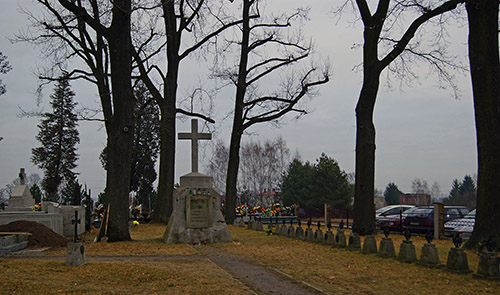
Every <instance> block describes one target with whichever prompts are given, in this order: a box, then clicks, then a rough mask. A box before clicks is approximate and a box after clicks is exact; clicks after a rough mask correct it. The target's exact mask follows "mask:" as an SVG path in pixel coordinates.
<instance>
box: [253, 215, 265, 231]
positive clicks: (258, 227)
mask: <svg viewBox="0 0 500 295" xmlns="http://www.w3.org/2000/svg"><path fill="white" fill-rule="evenodd" d="M255 230H256V231H264V226H263V225H262V217H259V220H258V221H257V222H256V224H255Z"/></svg>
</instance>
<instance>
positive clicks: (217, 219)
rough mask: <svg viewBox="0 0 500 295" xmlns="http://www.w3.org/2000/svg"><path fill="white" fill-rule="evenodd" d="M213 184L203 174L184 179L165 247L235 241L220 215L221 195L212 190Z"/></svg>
mask: <svg viewBox="0 0 500 295" xmlns="http://www.w3.org/2000/svg"><path fill="white" fill-rule="evenodd" d="M190 176H191V177H193V176H194V177H193V179H190ZM204 178H207V179H204ZM208 178H209V179H208ZM211 180H212V179H211V177H209V176H206V175H202V174H199V173H196V175H193V173H190V174H188V175H185V176H183V177H181V187H180V188H179V189H178V190H177V191H176V193H175V199H174V210H173V212H172V215H171V216H170V220H169V222H168V225H167V229H166V230H165V233H164V234H163V241H164V242H165V243H167V244H199V243H220V242H232V241H233V238H232V237H231V234H230V233H229V230H228V228H227V225H226V222H225V221H224V217H223V216H222V213H221V211H220V194H219V192H218V191H217V190H216V189H214V188H212V187H210V185H211V183H212V181H211ZM182 185H190V186H189V187H183V186H182ZM191 185H195V186H191Z"/></svg>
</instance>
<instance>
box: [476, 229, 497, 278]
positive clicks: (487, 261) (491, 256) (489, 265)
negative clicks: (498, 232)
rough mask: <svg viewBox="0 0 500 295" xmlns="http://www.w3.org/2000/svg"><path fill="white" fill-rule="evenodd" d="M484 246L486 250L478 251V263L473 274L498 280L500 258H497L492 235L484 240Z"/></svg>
mask: <svg viewBox="0 0 500 295" xmlns="http://www.w3.org/2000/svg"><path fill="white" fill-rule="evenodd" d="M484 246H485V247H486V250H483V251H481V252H479V264H478V267H477V274H474V277H477V278H482V279H489V280H500V269H499V263H500V258H498V254H497V252H495V249H496V242H495V240H494V239H493V237H492V236H489V237H488V239H487V240H486V242H484Z"/></svg>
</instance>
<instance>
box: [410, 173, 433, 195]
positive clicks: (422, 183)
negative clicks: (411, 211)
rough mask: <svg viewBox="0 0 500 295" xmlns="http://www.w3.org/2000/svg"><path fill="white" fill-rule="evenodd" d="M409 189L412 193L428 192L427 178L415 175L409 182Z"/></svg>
mask: <svg viewBox="0 0 500 295" xmlns="http://www.w3.org/2000/svg"><path fill="white" fill-rule="evenodd" d="M411 191H412V193H413V194H429V193H430V190H429V185H428V184H427V180H425V179H420V178H418V177H415V179H413V181H412V182H411Z"/></svg>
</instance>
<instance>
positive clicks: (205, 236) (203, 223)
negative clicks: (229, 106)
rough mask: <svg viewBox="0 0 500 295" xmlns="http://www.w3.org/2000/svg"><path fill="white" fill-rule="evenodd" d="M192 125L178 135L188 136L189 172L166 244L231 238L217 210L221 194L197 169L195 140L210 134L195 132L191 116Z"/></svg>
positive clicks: (177, 197) (176, 201)
mask: <svg viewBox="0 0 500 295" xmlns="http://www.w3.org/2000/svg"><path fill="white" fill-rule="evenodd" d="M191 129H192V130H191V131H192V132H191V133H179V139H190V140H191V168H192V172H191V173H189V174H186V175H184V176H181V177H180V187H179V188H178V189H177V190H176V192H175V196H174V208H173V212H172V215H171V216H170V220H169V222H168V225H167V229H166V230H165V233H164V234H163V241H164V242H165V243H167V244H176V243H182V244H184V243H188V244H199V243H219V242H231V241H232V240H233V239H232V238H231V234H230V233H229V230H228V228H227V225H226V222H225V221H224V217H223V216H222V213H221V211H220V194H219V192H218V191H217V189H215V188H214V187H213V185H212V177H210V176H207V175H203V174H201V173H199V172H198V140H201V139H211V134H208V133H198V120H196V119H193V120H191ZM249 226H251V224H250V222H249Z"/></svg>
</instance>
